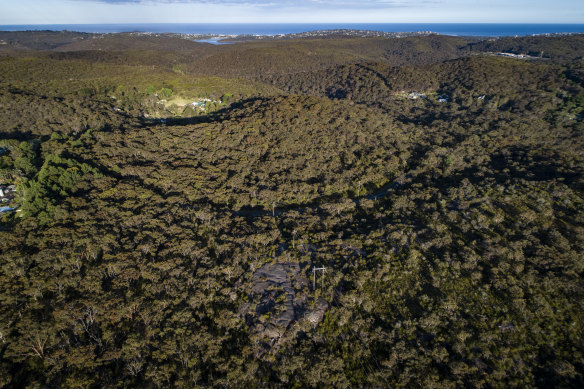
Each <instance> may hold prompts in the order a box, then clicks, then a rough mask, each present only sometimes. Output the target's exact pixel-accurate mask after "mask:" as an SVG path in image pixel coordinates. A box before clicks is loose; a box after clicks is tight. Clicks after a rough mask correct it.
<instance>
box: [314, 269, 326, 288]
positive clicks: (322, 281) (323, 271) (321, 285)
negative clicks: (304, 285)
mask: <svg viewBox="0 0 584 389" xmlns="http://www.w3.org/2000/svg"><path fill="white" fill-rule="evenodd" d="M317 271H321V272H322V276H321V277H320V282H321V284H320V287H321V288H324V273H325V272H326V268H325V267H313V268H312V289H313V290H316V272H317Z"/></svg>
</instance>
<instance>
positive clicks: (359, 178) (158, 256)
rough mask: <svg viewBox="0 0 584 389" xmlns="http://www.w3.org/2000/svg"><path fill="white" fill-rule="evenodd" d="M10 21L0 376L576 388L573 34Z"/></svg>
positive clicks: (1, 134) (581, 125)
mask: <svg viewBox="0 0 584 389" xmlns="http://www.w3.org/2000/svg"><path fill="white" fill-rule="evenodd" d="M0 43H1V45H0V75H1V76H0V115H1V117H2V120H1V121H0V196H1V201H2V204H0V254H1V255H0V285H1V286H2V288H0V387H6V388H20V387H95V388H101V387H198V386H217V387H226V386H236V387H240V386H245V387H247V386H250V387H255V386H271V385H274V386H284V387H323V386H326V387H329V386H332V387H364V386H366V387H412V386H422V387H460V386H469V387H507V386H511V387H542V388H544V387H545V388H547V387H582V386H583V385H584V376H583V373H582V372H583V371H584V340H583V336H584V321H583V318H584V281H583V276H584V154H583V150H584V122H583V120H584V60H583V55H584V36H581V35H571V36H553V37H529V38H502V39H498V40H495V41H492V40H491V41H489V40H487V41H481V40H479V39H478V38H476V39H475V38H473V39H470V38H468V39H467V38H458V37H447V36H439V35H428V36H415V37H412V36H408V37H404V38H381V37H374V38H355V37H342V36H336V35H335V36H334V37H330V38H327V39H324V38H304V39H287V40H277V39H275V40H270V41H249V42H238V43H235V44H226V45H217V46H213V45H209V44H205V43H199V42H193V41H191V40H188V39H185V37H181V36H177V35H140V34H115V35H110V34H79V33H72V32H62V33H56V32H18V33H5V32H0ZM500 53H510V54H525V55H526V56H529V57H524V58H520V57H508V56H503V55H501V54H500ZM315 268H324V269H326V270H324V271H323V270H319V271H318V272H316V271H315V270H314V269H315Z"/></svg>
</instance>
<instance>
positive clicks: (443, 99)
mask: <svg viewBox="0 0 584 389" xmlns="http://www.w3.org/2000/svg"><path fill="white" fill-rule="evenodd" d="M449 99H450V97H448V96H446V95H442V96H438V100H437V101H438V102H439V103H447V102H448V101H449Z"/></svg>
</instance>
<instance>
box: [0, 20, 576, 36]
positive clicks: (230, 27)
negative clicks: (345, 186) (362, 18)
mask: <svg viewBox="0 0 584 389" xmlns="http://www.w3.org/2000/svg"><path fill="white" fill-rule="evenodd" d="M340 29H348V30H370V31H381V32H396V33H397V32H433V33H437V34H442V35H453V36H485V37H500V36H530V35H545V34H577V33H584V24H559V23H102V24H13V25H0V30H1V31H47V30H48V31H75V32H86V33H121V32H144V33H177V34H199V35H284V34H294V33H302V32H308V31H322V30H340Z"/></svg>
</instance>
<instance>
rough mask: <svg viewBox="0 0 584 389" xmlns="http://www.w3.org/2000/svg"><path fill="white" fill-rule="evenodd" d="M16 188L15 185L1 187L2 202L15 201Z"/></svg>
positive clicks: (0, 196)
mask: <svg viewBox="0 0 584 389" xmlns="http://www.w3.org/2000/svg"><path fill="white" fill-rule="evenodd" d="M15 192H16V187H15V186H14V185H9V186H7V185H0V199H1V200H2V202H10V201H12V200H14V195H15Z"/></svg>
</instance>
